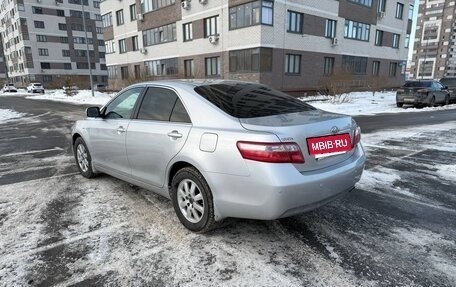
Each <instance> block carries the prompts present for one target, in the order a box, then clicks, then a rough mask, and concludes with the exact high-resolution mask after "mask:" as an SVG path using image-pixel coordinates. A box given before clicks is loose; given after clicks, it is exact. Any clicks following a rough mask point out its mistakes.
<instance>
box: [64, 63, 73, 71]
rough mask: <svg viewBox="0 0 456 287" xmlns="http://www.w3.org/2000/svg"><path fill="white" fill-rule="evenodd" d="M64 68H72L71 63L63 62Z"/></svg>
mask: <svg viewBox="0 0 456 287" xmlns="http://www.w3.org/2000/svg"><path fill="white" fill-rule="evenodd" d="M63 69H64V70H71V69H72V67H71V63H63Z"/></svg>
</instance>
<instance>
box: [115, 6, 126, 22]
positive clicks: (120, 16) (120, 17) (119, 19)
mask: <svg viewBox="0 0 456 287" xmlns="http://www.w3.org/2000/svg"><path fill="white" fill-rule="evenodd" d="M116 20H117V26H120V25H123V23H124V17H123V9H120V10H119V11H117V12H116Z"/></svg>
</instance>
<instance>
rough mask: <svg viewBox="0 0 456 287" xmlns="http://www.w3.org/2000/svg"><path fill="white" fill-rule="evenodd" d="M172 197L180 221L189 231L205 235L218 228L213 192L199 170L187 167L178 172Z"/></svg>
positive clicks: (172, 189)
mask: <svg viewBox="0 0 456 287" xmlns="http://www.w3.org/2000/svg"><path fill="white" fill-rule="evenodd" d="M170 196H171V201H172V203H173V206H174V211H175V212H176V215H177V217H178V218H179V221H180V222H181V223H182V224H183V225H184V226H185V227H186V228H187V229H189V230H191V231H193V232H197V233H205V232H208V231H210V230H212V229H213V228H214V227H215V226H216V222H215V216H214V202H213V198H212V192H211V189H210V188H209V185H208V184H207V182H206V180H205V179H204V177H203V175H202V174H201V173H200V172H199V171H198V170H197V169H195V168H193V167H185V168H182V169H180V170H179V171H177V173H176V174H175V175H174V177H173V179H172V182H171V189H170Z"/></svg>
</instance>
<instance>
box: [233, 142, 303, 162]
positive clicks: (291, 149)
mask: <svg viewBox="0 0 456 287" xmlns="http://www.w3.org/2000/svg"><path fill="white" fill-rule="evenodd" d="M236 145H237V148H238V150H239V152H240V153H241V155H242V157H243V158H245V159H250V160H255V161H261V162H273V163H304V157H303V155H302V152H301V149H300V148H299V146H298V144H296V143H261V142H245V141H239V142H237V144H236Z"/></svg>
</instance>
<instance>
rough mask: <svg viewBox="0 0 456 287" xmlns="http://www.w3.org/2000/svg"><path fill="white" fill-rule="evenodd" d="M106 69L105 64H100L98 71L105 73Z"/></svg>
mask: <svg viewBox="0 0 456 287" xmlns="http://www.w3.org/2000/svg"><path fill="white" fill-rule="evenodd" d="M107 69H108V68H107V67H106V64H100V70H102V71H106V70H107Z"/></svg>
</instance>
